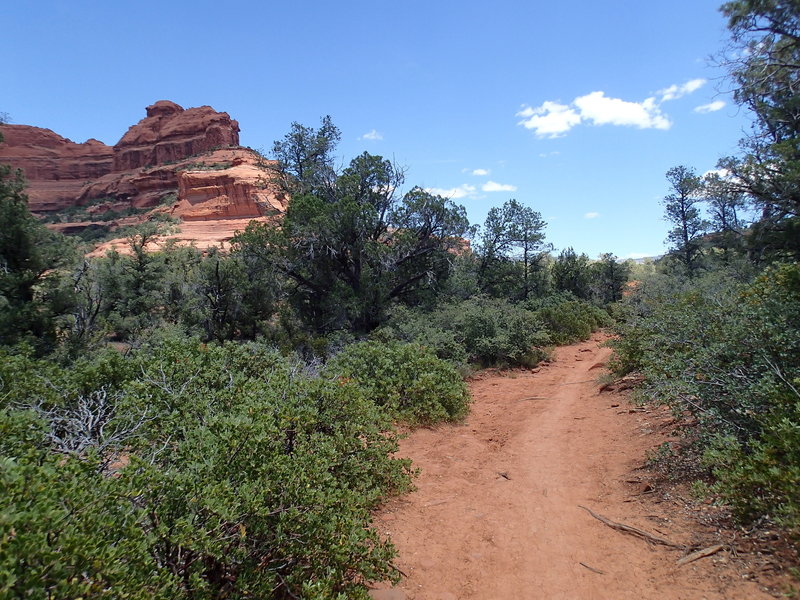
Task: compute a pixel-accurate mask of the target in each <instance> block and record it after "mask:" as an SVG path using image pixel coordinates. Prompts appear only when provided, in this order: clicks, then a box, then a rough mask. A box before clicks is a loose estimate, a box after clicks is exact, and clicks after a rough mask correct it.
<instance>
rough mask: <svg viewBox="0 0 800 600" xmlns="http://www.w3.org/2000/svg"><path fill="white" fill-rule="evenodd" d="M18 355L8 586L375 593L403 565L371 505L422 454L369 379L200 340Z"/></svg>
mask: <svg viewBox="0 0 800 600" xmlns="http://www.w3.org/2000/svg"><path fill="white" fill-rule="evenodd" d="M3 358H4V359H6V360H2V361H0V374H1V376H2V382H3V389H2V392H1V393H2V398H3V404H4V406H5V408H4V409H2V410H0V486H2V489H3V492H4V504H3V507H2V508H0V596H3V595H5V596H12V597H31V598H46V597H84V598H100V597H131V598H152V597H165V598H167V597H168V598H209V599H210V598H220V597H259V598H267V597H269V598H290V597H300V596H303V597H311V598H315V597H316V598H336V597H337V596H341V597H348V598H366V597H367V596H366V587H365V585H364V583H365V582H366V581H368V580H375V579H378V580H381V579H394V578H396V576H397V571H396V570H395V569H394V568H393V567H392V566H391V563H390V560H391V558H392V556H393V554H394V550H393V548H392V546H391V544H390V543H388V542H386V541H384V540H381V539H380V537H379V535H378V533H377V532H376V531H374V530H373V529H372V528H370V519H371V517H370V509H371V508H373V507H374V506H375V504H376V503H377V502H379V501H380V500H381V499H382V498H384V497H385V496H386V495H387V494H389V493H394V492H399V491H403V490H405V489H407V488H408V486H409V483H410V463H409V461H407V460H399V459H394V458H392V453H393V452H394V451H395V450H396V449H397V443H396V436H395V435H394V434H391V433H389V432H387V428H388V425H389V422H388V419H387V417H386V415H385V413H384V411H383V410H381V409H379V408H378V407H377V406H376V404H375V403H374V402H373V401H372V400H371V399H368V398H366V397H365V395H364V392H363V391H362V390H361V388H360V387H359V385H357V384H356V383H355V382H349V383H348V382H346V381H343V380H336V379H329V378H321V377H318V376H315V375H314V374H313V372H309V371H308V369H307V368H306V367H305V365H303V364H302V363H298V362H296V361H293V360H291V359H285V358H283V357H281V356H280V355H279V354H278V353H277V352H275V351H273V350H270V349H267V348H264V347H263V346H260V345H256V344H249V345H236V344H232V343H228V344H224V345H217V344H208V345H206V344H201V343H199V342H198V341H197V340H193V339H166V340H163V341H161V342H159V343H157V344H153V345H149V346H147V347H142V348H141V349H139V350H133V351H131V352H130V353H129V354H128V355H127V356H122V355H114V354H108V355H105V354H103V355H100V356H98V357H96V358H94V359H86V360H84V361H79V362H77V363H75V364H74V365H72V366H71V367H69V368H62V367H58V366H57V365H54V364H48V363H45V361H36V360H34V359H32V358H30V357H29V356H27V355H25V354H24V353H18V354H10V353H6V355H5V356H3ZM434 372H435V370H434ZM423 379H424V378H423ZM462 385H463V384H462ZM120 459H122V460H121V461H120ZM115 461H117V462H116V464H114V463H115Z"/></svg>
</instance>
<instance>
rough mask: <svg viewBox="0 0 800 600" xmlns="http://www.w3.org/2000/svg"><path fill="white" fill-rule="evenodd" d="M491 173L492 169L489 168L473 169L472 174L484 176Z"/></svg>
mask: <svg viewBox="0 0 800 600" xmlns="http://www.w3.org/2000/svg"><path fill="white" fill-rule="evenodd" d="M489 173H491V171H490V170H489V169H473V170H472V174H473V175H476V176H478V177H484V176H486V175H488V174H489Z"/></svg>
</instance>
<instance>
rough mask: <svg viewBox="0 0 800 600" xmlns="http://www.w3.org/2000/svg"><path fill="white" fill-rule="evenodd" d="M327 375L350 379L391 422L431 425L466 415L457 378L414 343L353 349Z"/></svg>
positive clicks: (465, 397)
mask: <svg viewBox="0 0 800 600" xmlns="http://www.w3.org/2000/svg"><path fill="white" fill-rule="evenodd" d="M326 373H327V374H328V375H332V376H337V377H339V381H341V382H346V381H348V380H351V379H352V380H353V381H354V382H355V383H356V385H357V386H358V387H359V389H361V390H362V391H363V392H364V394H365V395H366V397H367V398H368V399H370V400H372V401H373V402H374V403H375V404H376V405H377V406H380V407H381V408H383V409H384V410H385V411H387V413H388V414H389V415H390V416H391V417H392V418H395V419H400V420H404V421H408V422H410V423H434V422H437V421H456V420H459V419H461V418H463V417H464V416H465V415H466V414H467V407H468V402H469V394H468V392H467V387H466V385H465V384H464V381H463V380H462V379H461V376H460V375H459V374H458V372H457V371H456V370H455V368H453V366H452V365H450V364H448V363H447V362H445V361H443V360H441V359H439V358H437V357H436V356H435V355H434V353H433V352H432V351H431V350H430V349H428V348H425V347H424V346H420V345H419V344H402V343H396V342H394V343H382V342H361V343H358V344H353V345H351V346H348V347H347V348H345V349H344V351H343V352H341V353H340V354H338V355H337V356H335V357H334V358H333V359H332V360H331V361H330V362H329V363H328V365H327V366H326Z"/></svg>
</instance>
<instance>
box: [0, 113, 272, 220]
mask: <svg viewBox="0 0 800 600" xmlns="http://www.w3.org/2000/svg"><path fill="white" fill-rule="evenodd" d="M146 110H147V116H146V117H145V118H144V119H142V120H141V121H139V122H138V123H137V124H136V125H133V126H132V127H131V128H130V129H128V131H127V133H125V135H123V136H122V138H121V139H120V140H119V142H117V144H116V145H115V146H113V147H111V146H107V145H106V144H104V143H102V142H100V141H98V140H94V139H90V140H88V141H86V142H84V143H83V144H78V143H75V142H73V141H71V140H68V139H66V138H63V137H61V136H60V135H58V134H56V133H54V132H52V131H50V130H49V129H42V128H39V127H32V126H28V125H0V133H2V135H3V137H4V138H5V139H4V143H2V144H0V162H2V163H9V164H11V165H12V166H14V167H16V168H19V169H22V171H23V172H24V174H25V176H26V178H27V180H28V190H27V191H28V196H29V200H30V207H31V210H32V211H34V212H37V213H48V212H57V211H61V210H64V209H66V208H69V207H71V206H75V205H79V206H83V205H86V204H89V203H91V202H94V201H96V200H98V199H101V198H109V199H110V200H112V201H114V202H115V203H116V204H119V203H120V202H122V203H125V204H129V205H130V206H131V207H133V208H149V207H153V206H156V205H158V204H159V203H161V202H163V201H164V199H174V198H177V200H176V201H175V202H174V204H173V205H172V207H171V208H170V210H171V212H172V213H173V214H174V215H175V216H178V217H181V218H183V219H186V220H211V219H231V218H236V219H241V218H256V217H261V216H270V215H274V214H279V213H282V212H283V211H284V210H285V206H286V199H285V198H284V197H283V195H282V194H280V193H279V192H278V191H277V189H275V187H274V186H273V185H272V184H271V177H270V171H269V166H270V165H271V164H274V163H270V162H269V161H264V160H263V159H262V158H261V157H259V156H258V155H257V154H256V153H255V152H253V151H251V150H249V149H246V148H241V147H239V124H238V123H237V122H236V121H235V120H233V119H231V117H230V116H229V115H228V113H224V112H217V111H215V110H214V109H213V108H211V107H210V106H201V107H198V108H189V109H184V108H182V107H181V106H179V105H177V104H175V103H174V102H170V101H167V100H161V101H159V102H156V103H155V104H153V105H151V106H148V107H147V109H146Z"/></svg>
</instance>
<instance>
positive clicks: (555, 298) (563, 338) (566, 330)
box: [526, 293, 611, 345]
mask: <svg viewBox="0 0 800 600" xmlns="http://www.w3.org/2000/svg"><path fill="white" fill-rule="evenodd" d="M526 307H527V308H529V309H530V310H533V311H534V313H535V314H536V316H537V317H538V318H539V319H541V321H542V322H543V323H544V326H545V327H546V328H547V332H548V333H549V334H550V339H551V340H552V342H553V343H554V344H557V345H564V344H572V343H573V342H578V341H584V340H588V339H589V336H591V334H592V332H593V331H596V330H597V329H599V328H600V327H606V326H608V325H610V324H611V318H610V317H609V316H608V313H607V312H606V311H604V310H603V309H601V308H598V307H597V306H595V305H593V304H591V303H589V302H587V301H585V300H579V299H577V298H576V297H575V296H573V295H572V294H569V293H561V294H554V295H552V296H548V297H545V298H542V299H537V300H532V301H529V302H528V303H526Z"/></svg>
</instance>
